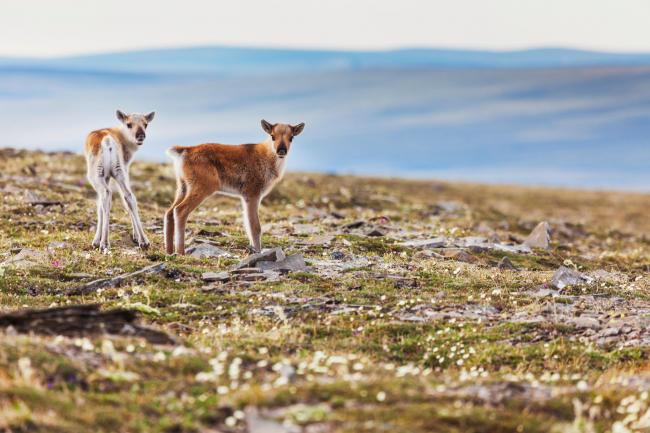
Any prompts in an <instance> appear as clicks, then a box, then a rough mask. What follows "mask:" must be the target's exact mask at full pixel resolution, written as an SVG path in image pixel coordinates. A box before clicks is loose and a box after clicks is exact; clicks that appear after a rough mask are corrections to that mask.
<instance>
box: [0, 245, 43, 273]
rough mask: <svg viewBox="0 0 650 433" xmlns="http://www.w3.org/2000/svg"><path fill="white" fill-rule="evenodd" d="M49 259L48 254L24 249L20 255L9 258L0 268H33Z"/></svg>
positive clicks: (0, 264)
mask: <svg viewBox="0 0 650 433" xmlns="http://www.w3.org/2000/svg"><path fill="white" fill-rule="evenodd" d="M46 257H47V254H46V253H44V252H43V251H38V250H33V249H31V248H23V249H21V250H20V251H19V252H18V254H16V255H15V256H13V257H9V258H8V259H7V260H5V261H4V262H2V263H0V266H12V267H16V268H23V269H25V268H31V267H33V266H36V265H37V264H38V263H39V262H42V261H43V260H45V259H46Z"/></svg>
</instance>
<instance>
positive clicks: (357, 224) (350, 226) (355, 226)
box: [343, 220, 366, 230]
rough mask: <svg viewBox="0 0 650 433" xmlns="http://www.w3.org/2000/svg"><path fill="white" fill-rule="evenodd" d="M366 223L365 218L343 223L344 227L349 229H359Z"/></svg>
mask: <svg viewBox="0 0 650 433" xmlns="http://www.w3.org/2000/svg"><path fill="white" fill-rule="evenodd" d="M365 223H366V222H365V221H363V220H359V221H354V222H351V223H348V224H344V225H343V228H344V229H347V230H351V229H358V228H360V227H361V226H363V225H364V224H365Z"/></svg>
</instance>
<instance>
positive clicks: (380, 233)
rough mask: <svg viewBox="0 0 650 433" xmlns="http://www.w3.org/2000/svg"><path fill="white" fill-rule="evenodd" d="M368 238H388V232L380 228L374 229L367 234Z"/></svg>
mask: <svg viewBox="0 0 650 433" xmlns="http://www.w3.org/2000/svg"><path fill="white" fill-rule="evenodd" d="M366 236H370V237H381V236H386V232H385V231H384V230H382V229H379V228H373V229H372V230H370V231H369V232H368V233H366Z"/></svg>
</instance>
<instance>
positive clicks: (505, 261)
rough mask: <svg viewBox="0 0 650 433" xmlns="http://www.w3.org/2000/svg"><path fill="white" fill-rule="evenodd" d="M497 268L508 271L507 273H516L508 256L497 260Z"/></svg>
mask: <svg viewBox="0 0 650 433" xmlns="http://www.w3.org/2000/svg"><path fill="white" fill-rule="evenodd" d="M497 268H499V269H503V270H509V271H518V270H519V269H517V267H516V266H515V265H514V264H513V263H512V261H510V259H509V258H508V256H503V257H502V258H501V260H499V264H497Z"/></svg>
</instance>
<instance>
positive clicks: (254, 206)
mask: <svg viewBox="0 0 650 433" xmlns="http://www.w3.org/2000/svg"><path fill="white" fill-rule="evenodd" d="M242 205H243V207H244V209H243V210H244V227H245V228H246V234H248V239H249V240H250V243H251V247H252V248H253V251H254V252H256V253H259V252H260V251H262V226H261V225H260V217H259V213H258V212H259V206H260V198H259V197H253V198H246V199H242Z"/></svg>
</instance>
